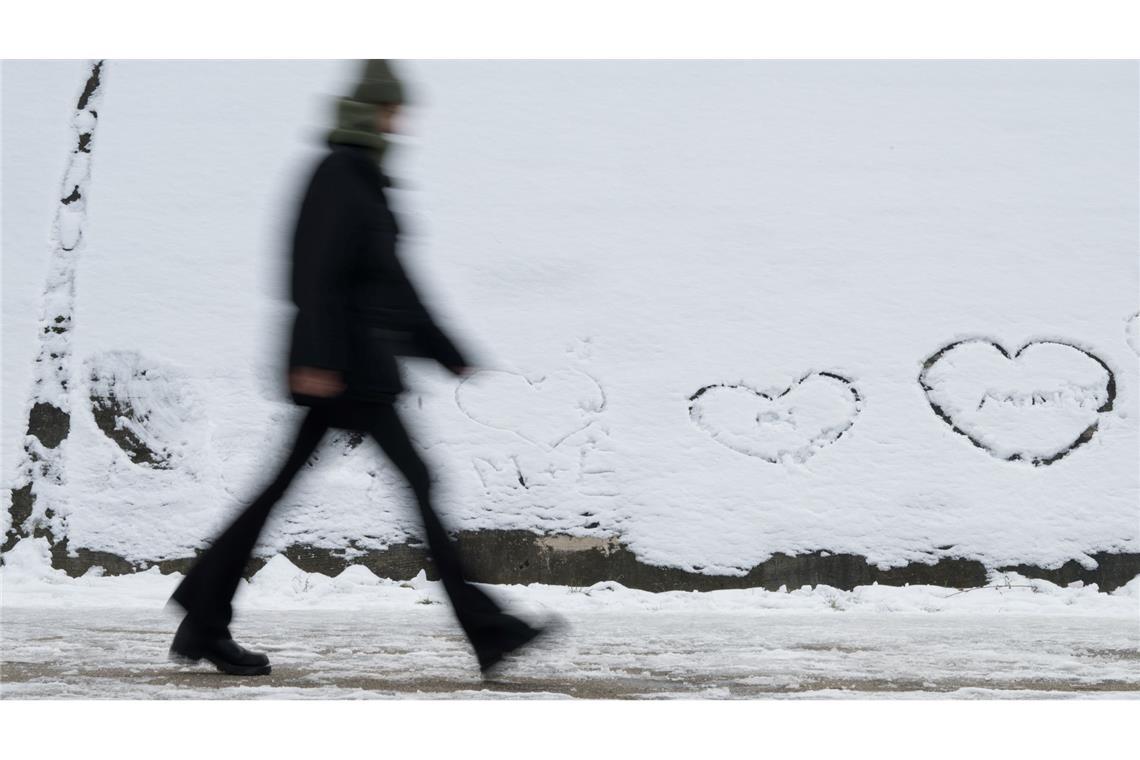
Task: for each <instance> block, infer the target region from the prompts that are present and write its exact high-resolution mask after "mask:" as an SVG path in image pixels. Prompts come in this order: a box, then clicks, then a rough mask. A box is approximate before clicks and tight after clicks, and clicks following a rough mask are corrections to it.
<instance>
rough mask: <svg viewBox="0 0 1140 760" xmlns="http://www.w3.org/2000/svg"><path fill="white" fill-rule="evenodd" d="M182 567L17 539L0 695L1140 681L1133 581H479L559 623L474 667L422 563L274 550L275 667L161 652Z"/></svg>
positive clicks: (1001, 687) (848, 692)
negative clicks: (633, 585)
mask: <svg viewBox="0 0 1140 760" xmlns="http://www.w3.org/2000/svg"><path fill="white" fill-rule="evenodd" d="M180 579H181V576H180V575H178V574H173V575H162V574H161V573H160V572H159V571H158V570H157V569H151V570H148V571H146V572H140V573H136V574H133V575H127V576H117V577H100V576H98V575H96V574H88V575H85V576H83V577H81V578H68V577H67V576H66V575H65V574H64V573H62V572H60V571H58V570H54V569H52V568H51V567H50V564H49V563H48V555H47V545H46V542H36V541H26V542H21V544H20V545H18V546H17V547H16V548H15V549H14V550H13V551H12V552H9V553H8V554H7V555H6V561H5V565H4V566H3V567H0V592H2V596H0V645H2V646H0V653H2V654H0V697H2V698H4V699H41V698H42V699H70V698H87V699H103V698H112V699H117V698H123V699H169V698H174V699H178V698H192V699H202V698H205V699H251V698H270V699H294V698H317V699H359V698H397V699H409V698H417V697H427V698H448V699H453V698H467V697H476V698H587V699H627V698H628V699H636V698H707V699H734V698H745V699H748V698H773V697H888V698H899V697H927V698H929V697H942V698H944V697H955V698H1001V697H1014V698H1025V697H1124V698H1136V697H1140V578H1138V579H1136V580H1133V581H1132V582H1131V583H1129V584H1128V585H1127V586H1124V587H1122V588H1120V589H1118V590H1116V591H1114V592H1112V593H1102V592H1100V591H1098V590H1097V589H1096V587H1095V586H1082V585H1080V584H1073V585H1072V586H1068V587H1061V586H1056V585H1053V584H1051V583H1048V582H1046V581H1041V580H1031V579H1027V578H1022V577H1020V576H1017V575H1015V574H1002V575H995V576H994V577H993V578H992V579H991V584H990V585H989V586H988V587H986V588H979V589H972V590H969V591H964V592H963V591H955V590H954V589H946V588H940V587H934V586H910V587H903V588H899V587H888V586H862V587H859V588H856V589H854V590H852V591H842V590H839V589H834V588H830V587H827V586H817V587H814V588H809V587H804V588H801V589H792V590H780V591H765V590H763V589H734V590H726V591H712V592H704V593H697V592H682V591H672V592H665V593H658V594H655V593H649V592H645V591H638V590H636V589H630V588H625V587H623V586H621V585H620V584H617V583H613V582H604V583H598V584H595V585H594V586H590V587H587V588H568V587H564V586H547V585H541V584H534V585H530V586H493V587H486V588H487V589H488V591H489V592H490V593H492V594H493V595H494V596H496V597H497V598H498V599H500V600H501V601H502V602H503V603H504V604H505V605H507V607H508V608H509V609H512V610H514V611H517V612H518V613H519V614H522V615H524V616H527V617H530V618H541V617H543V616H545V615H547V614H549V613H551V612H557V614H559V615H561V616H563V617H564V618H565V619H566V621H567V622H568V624H569V628H568V630H567V631H566V632H565V633H564V634H563V635H562V636H560V637H559V638H557V639H552V640H550V641H549V642H547V643H544V644H542V645H541V646H539V647H537V648H536V649H534V650H532V651H530V652H528V653H526V654H525V655H523V656H520V657H518V658H515V659H514V660H513V661H511V662H510V663H509V664H508V665H507V666H505V667H504V668H503V669H502V671H501V673H500V674H499V676H498V678H497V679H496V680H495V681H493V682H488V683H485V682H483V681H482V680H481V679H480V677H479V673H478V669H477V668H476V666H475V658H474V656H473V654H472V653H471V651H470V649H469V648H468V645H467V643H466V641H465V640H464V638H463V637H462V635H461V633H460V631H459V628H458V626H457V625H456V624H455V622H454V620H453V618H452V615H451V611H450V608H449V607H448V605H447V602H446V597H445V596H444V594H443V591H442V589H441V587H440V584H439V583H438V582H433V581H428V580H427V579H426V578H425V577H424V576H423V574H422V573H421V575H419V576H417V577H416V578H413V579H411V580H408V581H396V580H390V579H384V578H378V577H376V576H375V575H373V574H372V573H371V572H369V571H368V570H367V569H365V568H363V567H360V566H353V567H350V568H348V569H347V570H345V571H344V572H343V573H341V574H340V575H339V576H337V577H335V578H330V577H328V576H324V575H319V574H312V573H306V572H303V571H301V570H300V569H299V568H297V567H296V566H295V565H293V564H291V563H290V562H289V561H288V560H287V559H286V558H285V557H282V556H277V557H274V558H273V559H271V560H270V561H269V562H268V563H267V564H266V565H265V566H264V567H263V568H262V569H261V570H260V571H259V572H258V573H257V574H256V575H254V576H253V578H252V579H251V580H250V581H248V582H247V581H243V582H242V584H241V586H240V588H239V590H238V594H237V597H236V599H235V608H236V610H237V617H236V619H235V623H234V626H233V630H234V634H235V636H236V637H237V638H238V640H239V641H241V642H243V643H245V644H247V645H248V646H251V647H255V648H259V649H263V650H264V651H266V652H267V653H268V654H269V656H270V659H271V661H272V663H273V673H272V675H270V676H268V677H246V678H240V677H232V676H225V675H222V674H220V673H218V672H216V671H215V670H214V669H213V668H212V667H211V666H209V665H206V664H201V665H196V666H185V665H176V664H174V663H172V662H169V661H168V660H167V648H168V647H169V644H170V639H171V637H172V635H173V632H174V628H175V627H176V624H177V618H176V616H175V615H174V614H172V613H171V612H170V611H168V609H167V608H165V607H164V603H165V601H166V599H167V598H168V597H169V595H170V593H171V591H173V589H174V587H175V586H176V585H177V583H178V581H179V580H180Z"/></svg>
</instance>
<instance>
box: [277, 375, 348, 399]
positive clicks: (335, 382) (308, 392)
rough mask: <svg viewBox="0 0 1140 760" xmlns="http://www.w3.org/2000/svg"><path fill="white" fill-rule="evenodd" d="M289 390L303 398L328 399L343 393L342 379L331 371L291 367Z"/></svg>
mask: <svg viewBox="0 0 1140 760" xmlns="http://www.w3.org/2000/svg"><path fill="white" fill-rule="evenodd" d="M289 389H290V390H291V391H293V392H294V393H299V394H301V395H303V396H319V397H321V398H329V397H331V396H339V395H340V394H341V393H344V379H343V378H342V377H341V374H340V373H339V372H337V371H336V370H332V369H316V368H314V367H293V368H292V369H290V370H289Z"/></svg>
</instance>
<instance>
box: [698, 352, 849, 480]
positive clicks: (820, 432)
mask: <svg viewBox="0 0 1140 760" xmlns="http://www.w3.org/2000/svg"><path fill="white" fill-rule="evenodd" d="M862 404H863V402H862V398H861V397H860V396H859V392H858V391H857V390H856V389H855V386H854V385H852V384H851V381H850V380H848V379H846V378H844V377H840V376H839V375H836V374H834V373H831V372H811V373H808V374H807V375H804V376H803V377H802V378H800V379H799V380H797V381H796V382H795V383H793V384H792V385H791V386H790V387H788V388H786V389H784V390H783V391H780V392H778V393H777V392H773V393H770V394H769V393H761V392H760V391H757V390H753V389H752V388H749V387H747V386H743V385H706V386H705V387H704V388H701V389H700V390H699V391H697V392H696V393H694V394H693V395H692V396H691V397H690V399H689V417H690V418H691V419H692V420H693V422H694V423H696V425H697V427H699V428H701V429H702V430H704V431H705V432H707V433H708V434H709V435H711V436H712V437H713V440H715V441H717V442H718V443H721V444H724V445H725V446H727V447H729V448H730V449H733V450H734V451H739V452H740V453H741V454H748V455H749V456H754V457H759V458H760V459H763V460H765V461H768V462H773V463H775V462H780V461H782V460H785V459H790V460H792V461H797V462H803V461H805V460H806V459H807V458H808V457H810V456H811V455H812V454H814V453H816V452H817V451H819V450H820V449H821V448H823V447H824V446H827V445H828V444H831V443H834V442H835V441H837V440H838V439H839V437H840V436H842V435H843V433H845V432H846V431H847V429H848V428H850V427H851V426H852V425H853V424H855V416H856V415H857V414H858V413H859V410H860V408H862Z"/></svg>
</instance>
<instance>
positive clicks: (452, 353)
mask: <svg viewBox="0 0 1140 760" xmlns="http://www.w3.org/2000/svg"><path fill="white" fill-rule="evenodd" d="M389 266H390V276H391V277H392V280H393V284H394V285H395V286H396V288H397V289H398V290H399V291H400V293H401V298H400V303H401V304H403V305H404V319H405V326H406V327H407V329H408V330H409V331H410V332H411V335H412V340H413V341H414V342H415V344H416V346H417V347H418V348H419V350H420V351H421V352H423V354H424V355H425V356H428V357H431V358H432V359H435V360H436V361H437V362H439V363H440V364H442V365H443V366H444V367H447V368H449V369H451V368H453V367H466V366H467V365H468V362H467V358H466V357H465V356H464V355H463V353H462V352H461V351H460V350H459V348H458V347H457V346H456V345H455V343H454V342H452V340H451V339H450V338H449V337H447V334H446V333H445V332H444V331H443V330H442V329H440V327H439V325H438V324H436V321H435V320H434V319H433V318H432V316H431V313H430V312H429V311H428V310H427V307H426V306H424V302H423V299H421V298H420V295H419V293H418V292H417V291H416V288H415V286H414V285H413V284H412V281H411V280H410V279H409V278H408V274H407V272H406V271H405V270H404V267H403V265H402V264H401V263H400V260H399V258H398V257H397V256H393V257H392V259H391V261H390V262H389Z"/></svg>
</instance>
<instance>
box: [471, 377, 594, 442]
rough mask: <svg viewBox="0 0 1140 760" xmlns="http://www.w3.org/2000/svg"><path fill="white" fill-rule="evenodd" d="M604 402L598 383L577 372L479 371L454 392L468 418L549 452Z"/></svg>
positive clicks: (571, 433)
mask: <svg viewBox="0 0 1140 760" xmlns="http://www.w3.org/2000/svg"><path fill="white" fill-rule="evenodd" d="M605 401H606V399H605V394H604V393H603V392H602V388H601V386H599V385H598V383H597V381H595V380H594V379H593V378H592V377H590V376H589V375H587V374H585V373H582V372H577V371H575V370H560V371H558V372H551V373H549V374H547V375H541V376H536V377H526V376H524V375H520V374H517V373H514V372H506V371H503V370H480V371H479V372H476V373H474V374H473V375H471V377H468V378H466V379H465V380H464V381H463V382H462V383H460V384H459V387H458V388H457V389H456V390H455V403H456V404H458V405H459V408H460V409H461V410H462V411H463V413H464V414H466V415H467V416H468V417H470V418H471V419H473V420H475V421H476V422H478V423H480V424H482V425H486V426H487V427H492V428H495V429H497V430H508V431H510V432H512V433H515V434H516V435H518V436H519V437H521V438H524V439H525V440H527V441H529V442H531V443H533V444H535V445H537V446H542V447H545V448H547V449H553V448H555V447H556V446H558V444H560V443H562V441H564V440H566V439H567V438H569V437H570V436H571V435H573V434H574V433H576V432H578V431H579V430H582V429H583V428H585V427H586V426H587V425H589V424H590V422H591V420H593V418H594V415H595V414H596V413H597V412H600V411H601V410H602V408H603V407H604V406H605Z"/></svg>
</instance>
